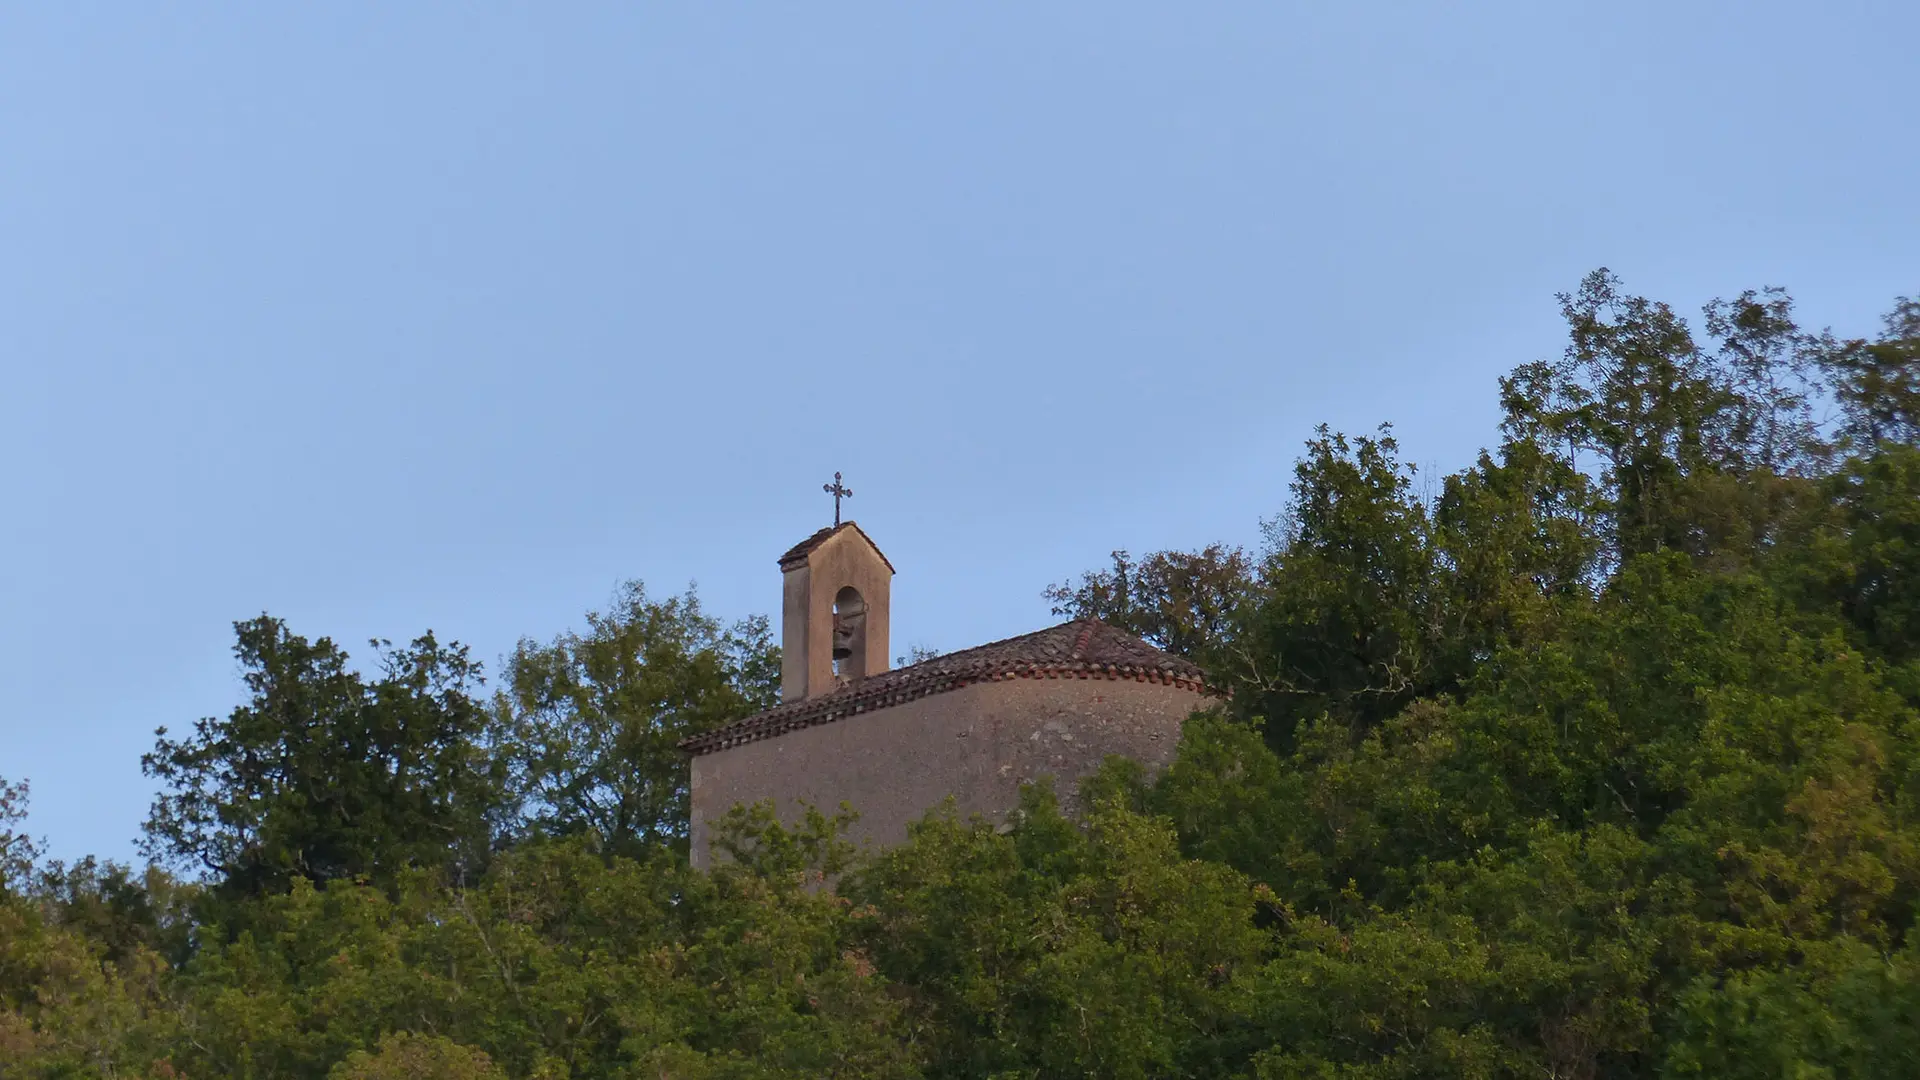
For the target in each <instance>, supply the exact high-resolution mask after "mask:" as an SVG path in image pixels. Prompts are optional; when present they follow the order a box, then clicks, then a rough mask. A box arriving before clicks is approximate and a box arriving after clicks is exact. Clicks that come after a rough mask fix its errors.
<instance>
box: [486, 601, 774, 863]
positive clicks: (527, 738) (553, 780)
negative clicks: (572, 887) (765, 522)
mask: <svg viewBox="0 0 1920 1080" xmlns="http://www.w3.org/2000/svg"><path fill="white" fill-rule="evenodd" d="M779 694H780V652H779V649H778V647H777V646H775V645H774V644H773V641H772V635H771V634H770V632H769V630H768V626H767V620H766V618H765V617H764V616H758V617H754V618H749V619H744V620H741V621H740V622H737V623H734V624H733V625H731V626H724V627H723V626H722V625H721V624H720V622H719V621H718V620H716V619H714V618H712V617H711V616H709V615H707V614H706V612H705V611H704V610H703V609H702V608H701V606H700V600H699V597H698V596H696V595H695V593H694V591H693V590H692V589H688V590H687V592H686V593H685V594H684V595H681V596H674V597H669V598H667V599H665V600H653V599H650V598H649V597H648V596H647V593H646V589H645V587H644V586H643V585H642V584H641V583H640V582H637V581H634V582H629V583H627V584H626V585H625V586H623V587H622V589H621V590H620V592H619V594H618V595H617V596H616V597H615V599H614V603H613V605H612V607H611V609H610V610H608V611H605V612H594V613H590V614H589V615H588V616H587V629H586V632H584V633H567V634H562V635H560V636H559V637H557V638H555V639H554V640H553V641H552V642H551V643H549V644H545V645H541V644H538V643H535V642H533V641H522V642H521V643H520V646H519V648H518V649H516V650H515V652H514V654H513V657H512V659H511V660H510V661H509V662H508V678H507V686H506V689H505V690H504V691H503V692H502V693H501V694H500V695H499V696H498V698H497V699H496V706H495V707H496V709H497V711H498V712H499V714H500V715H501V716H502V717H503V718H504V719H505V721H506V723H507V725H508V726H510V728H511V730H512V732H513V737H512V740H511V743H510V757H511V759H512V762H513V768H514V771H515V774H516V775H517V776H518V777H519V779H520V783H521V784H522V785H523V790H524V792H525V795H526V797H527V799H528V804H529V805H528V820H527V824H528V827H529V828H531V829H532V830H533V831H535V832H537V833H539V834H542V835H552V836H573V835H585V836H589V837H592V838H593V839H594V840H595V842H596V843H597V844H598V846H599V848H600V850H602V851H605V852H618V853H624V854H639V853H640V852H642V851H643V850H644V849H646V848H648V847H651V846H654V845H659V844H668V845H672V846H675V847H677V848H680V849H684V848H685V845H686V843H687V819H688V813H689V810H688V792H687V784H688V766H687V758H686V755H685V754H684V753H682V752H681V750H680V749H679V743H680V741H681V740H682V739H685V738H688V737H690V736H693V735H698V734H700V733H701V732H704V731H710V730H712V729H713V728H716V727H718V726H720V725H722V724H724V723H727V722H728V721H730V720H736V719H739V718H740V717H743V716H748V715H751V714H752V713H755V712H758V711H760V710H762V709H767V708H771V707H772V706H774V705H776V704H778V703H779Z"/></svg>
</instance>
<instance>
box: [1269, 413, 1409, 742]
mask: <svg viewBox="0 0 1920 1080" xmlns="http://www.w3.org/2000/svg"><path fill="white" fill-rule="evenodd" d="M1398 451H1399V444H1398V443H1396V442H1395V441H1394V438H1393V434H1392V431H1391V429H1390V428H1385V427H1383V428H1382V429H1381V431H1380V433H1379V434H1378V435H1377V436H1361V437H1359V438H1356V439H1351V440H1350V439H1348V437H1347V436H1345V435H1342V434H1339V433H1336V432H1331V431H1329V430H1328V429H1327V428H1326V427H1325V426H1324V425H1322V426H1321V427H1320V429H1319V431H1318V433H1317V435H1316V436H1315V438H1313V439H1312V440H1310V441H1309V442H1308V443H1307V454H1306V457H1305V458H1304V459H1302V460H1301V461H1300V463H1299V464H1298V465H1297V466H1296V467H1295V469H1294V480H1293V485H1292V499H1291V501H1290V503H1289V507H1288V510H1287V513H1286V515H1285V516H1284V517H1282V518H1281V519H1280V520H1279V521H1277V522H1275V523H1274V524H1273V525H1271V526H1270V527H1269V533H1270V537H1271V545H1270V549H1269V552H1268V555H1267V559H1266V563H1265V565H1264V567H1263V568H1262V573H1261V587H1260V593H1259V597H1258V599H1257V600H1256V602H1255V603H1254V604H1253V606H1252V608H1251V610H1250V612H1249V614H1248V616H1247V622H1248V625H1247V628H1246V630H1245V632H1244V633H1243V634H1242V635H1241V636H1240V639H1239V648H1238V649H1237V650H1236V654H1237V658H1238V659H1239V660H1240V662H1241V668H1240V670H1239V671H1238V672H1236V675H1237V678H1236V679H1235V681H1234V683H1233V686H1234V691H1235V707H1236V709H1237V710H1239V711H1240V712H1241V714H1242V715H1252V716H1259V717H1262V718H1264V721H1265V730H1266V733H1267V735H1268V737H1269V738H1271V739H1273V740H1275V744H1276V745H1278V746H1281V747H1290V746H1291V745H1293V741H1294V739H1295V738H1296V736H1297V733H1298V730H1299V728H1300V726H1301V725H1302V724H1304V723H1307V722H1310V721H1312V720H1315V719H1317V718H1318V717H1320V716H1323V715H1331V716H1334V717H1336V718H1337V719H1338V720H1339V721H1340V722H1341V723H1343V724H1345V725H1346V726H1347V728H1348V729H1349V730H1350V731H1351V732H1352V734H1353V735H1354V737H1356V738H1358V737H1359V736H1360V735H1361V734H1362V733H1364V732H1365V731H1367V730H1368V729H1370V728H1372V727H1373V726H1374V725H1376V724H1378V723H1379V722H1380V721H1382V720H1383V719H1385V718H1386V717H1388V716H1391V715H1393V714H1394V713H1395V712H1397V711H1399V709H1400V708H1402V707H1403V706H1405V705H1406V704H1407V703H1408V702H1409V701H1412V700H1413V699H1414V698H1416V697H1418V696H1419V695H1421V694H1422V693H1426V692H1431V691H1432V689H1433V688H1434V686H1435V681H1436V679H1437V678H1443V676H1442V675H1441V674H1440V673H1439V672H1437V671H1436V669H1435V668H1434V659H1435V657H1434V654H1433V650H1432V649H1431V647H1430V646H1431V639H1432V636H1433V630H1434V629H1435V627H1434V624H1433V619H1434V616H1435V608H1434V606H1433V600H1434V596H1433V585H1434V572H1435V565H1434V558H1433V551H1432V547H1431V539H1430V531H1431V522H1430V520H1429V518H1428V513H1427V508H1426V506H1425V504H1424V503H1423V502H1422V501H1421V500H1420V499H1419V498H1418V497H1417V496H1416V495H1415V494H1414V492H1413V475H1414V471H1413V467H1412V466H1410V465H1408V464H1406V463H1404V462H1402V461H1401V460H1400V459H1399V457H1398Z"/></svg>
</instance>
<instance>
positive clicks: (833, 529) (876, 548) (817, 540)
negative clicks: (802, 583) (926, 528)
mask: <svg viewBox="0 0 1920 1080" xmlns="http://www.w3.org/2000/svg"><path fill="white" fill-rule="evenodd" d="M841 529H852V530H853V531H854V532H857V533H859V534H860V539H862V540H865V541H866V542H867V546H868V547H871V548H872V549H873V553H874V554H876V555H878V556H880V561H881V562H883V563H886V564H887V569H889V570H892V569H893V563H892V562H891V561H890V560H889V559H888V558H887V553H886V552H884V551H881V550H880V545H879V544H876V543H874V542H873V537H871V536H868V535H867V531H866V530H865V529H862V528H861V527H860V526H858V525H855V524H854V523H853V522H851V521H843V522H841V523H840V524H838V525H829V526H827V527H826V528H824V529H821V530H820V531H819V532H817V533H814V534H813V535H812V536H809V537H807V538H806V539H805V540H802V541H800V542H799V543H797V544H795V545H793V546H792V547H790V548H788V549H787V553H786V554H785V555H782V556H780V566H781V568H782V569H785V568H786V566H787V564H789V563H796V562H799V561H800V560H801V559H804V558H806V557H807V556H808V555H809V554H811V553H812V552H813V549H814V548H817V547H819V546H820V545H821V544H824V543H826V542H827V538H828V537H830V536H832V535H833V534H835V533H837V532H839V531H840V530H841Z"/></svg>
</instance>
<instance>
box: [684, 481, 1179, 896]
mask: <svg viewBox="0 0 1920 1080" xmlns="http://www.w3.org/2000/svg"><path fill="white" fill-rule="evenodd" d="M836 482H837V481H836ZM780 571H781V575H782V578H783V582H784V590H783V591H784V602H783V604H782V609H781V647H782V658H781V672H780V697H781V703H780V704H779V705H777V706H775V707H774V708H772V709H769V710H767V711H766V712H762V713H759V714H758V715H755V716H749V717H747V718H745V719H743V720H738V721H735V722H734V723H731V724H728V725H726V726H725V727H721V728H718V729H716V730H714V731H710V732H707V733H706V734H704V735H699V736H696V737H694V738H691V739H688V740H686V741H685V742H682V743H681V744H680V746H681V749H683V750H685V751H686V752H687V753H689V754H691V755H692V758H693V760H692V773H693V776H692V803H693V805H692V821H691V828H692V835H691V837H690V839H691V841H692V855H693V860H694V864H695V865H696V866H705V865H707V864H708V862H709V859H710V857H711V853H710V851H709V845H710V844H711V840H712V828H713V825H714V823H715V822H717V821H719V820H720V819H721V818H722V817H724V816H725V815H726V813H727V811H728V810H730V809H732V808H733V807H734V806H735V805H737V804H740V803H753V802H758V801H760V800H763V799H772V800H774V803H775V805H776V806H777V807H778V808H779V809H780V812H781V814H782V816H783V817H784V816H787V815H789V814H792V813H795V812H797V811H798V810H799V808H800V807H801V806H802V805H803V804H811V805H813V806H816V807H818V808H819V809H820V810H821V811H823V812H826V813H832V812H833V811H835V810H837V809H838V808H839V806H840V804H841V803H843V802H844V803H846V804H847V805H849V806H851V807H852V808H853V809H854V810H855V811H857V812H858V814H859V815H860V816H859V820H858V822H857V823H856V824H855V826H854V829H853V833H852V836H851V839H853V840H854V841H855V842H871V843H875V844H883V845H884V844H891V843H897V842H899V841H901V840H904V839H905V838H906V834H907V825H908V823H909V822H911V821H915V820H917V819H919V818H920V817H921V816H922V815H923V814H925V813H926V811H928V810H929V809H931V808H933V807H935V806H937V805H939V804H940V803H941V801H943V800H944V799H946V798H947V797H948V796H952V797H953V798H954V800H955V802H956V803H957V805H958V808H959V810H960V813H961V814H962V815H963V816H964V815H967V814H972V813H980V814H983V815H986V816H988V817H992V818H997V817H1000V816H1002V815H1004V814H1006V813H1007V812H1008V811H1009V810H1011V809H1012V808H1013V807H1014V805H1015V803H1016V801H1017V799H1018V794H1019V790H1020V786H1021V785H1022V784H1023V783H1027V782H1030V781H1034V780H1038V779H1039V778H1041V777H1043V776H1052V777H1053V778H1054V780H1055V784H1056V789H1057V790H1058V792H1059V794H1060V796H1061V799H1062V802H1063V803H1065V804H1067V805H1072V801H1073V796H1074V793H1075V791H1076V789H1077V787H1078V785H1079V782H1080V780H1081V779H1083V778H1084V777H1086V776H1087V775H1088V774H1089V773H1091V772H1093V771H1094V770H1095V769H1097V768H1098V767H1099V766H1100V763H1101V762H1102V761H1104V760H1105V759H1106V757H1107V755H1109V754H1119V755H1121V756H1123V757H1129V758H1132V759H1134V760H1136V761H1139V762H1141V763H1142V764H1143V765H1145V766H1146V767H1147V768H1148V769H1149V770H1157V769H1159V768H1161V767H1163V766H1164V765H1166V764H1167V763H1168V762H1169V761H1170V760H1171V759H1172V757H1173V754H1174V750H1175V748H1176V746H1177V745H1178V743H1179V741H1180V726H1181V723H1182V722H1183V721H1185V720H1186V718H1187V717H1188V716H1189V715H1190V714H1191V713H1193V712H1194V710H1196V709H1200V708H1204V707H1205V706H1206V705H1207V703H1208V702H1207V694H1208V690H1207V688H1206V685H1205V682H1204V680H1203V678H1202V676H1201V672H1200V670H1199V668H1197V667H1195V666H1194V665H1193V664H1190V663H1188V662H1187V661H1185V660H1181V659H1179V658H1178V657H1174V656H1171V655H1169V654H1167V653H1164V652H1162V651H1160V650H1159V649H1156V648H1154V647H1153V646H1151V645H1149V644H1147V643H1146V642H1144V641H1142V640H1140V639H1139V638H1137V637H1134V636H1133V635H1131V634H1128V633H1125V632H1123V631H1120V630H1117V629H1115V628H1113V627H1111V626H1108V625H1106V624H1104V623H1101V622H1098V621H1094V620H1079V621H1075V622H1067V623H1061V624H1060V625H1058V626H1052V627H1048V628H1047V629H1044V630H1037V631H1035V632H1033V633H1031V634H1023V635H1021V636H1020V637H1014V638H1008V639H1006V640H1005V641H996V642H993V643H991V644H987V645H981V646H978V647H976V648H972V649H966V650H964V651H961V652H955V653H948V654H946V655H943V656H939V657H935V658H934V659H931V660H926V661H923V662H921V663H917V664H913V665H911V666H908V667H901V668H893V669H891V670H890V669H889V667H888V663H887V654H888V635H887V629H888V626H887V619H888V593H889V590H890V588H891V585H892V581H893V572H894V571H893V564H892V563H890V562H888V561H887V557H886V556H885V555H883V554H881V552H880V549H879V547H878V546H876V545H875V544H874V542H873V540H872V539H871V538H869V537H868V536H867V534H866V533H865V532H863V531H862V530H861V528H860V527H859V526H858V525H856V524H854V523H853V522H851V521H848V522H845V523H842V524H837V525H833V526H830V527H828V528H825V529H821V530H820V531H819V532H817V533H814V534H813V535H812V536H810V537H808V538H807V539H805V540H803V541H801V542H800V543H799V544H797V545H795V546H794V547H793V548H792V549H791V550H789V551H788V552H787V553H786V554H785V555H782V556H780Z"/></svg>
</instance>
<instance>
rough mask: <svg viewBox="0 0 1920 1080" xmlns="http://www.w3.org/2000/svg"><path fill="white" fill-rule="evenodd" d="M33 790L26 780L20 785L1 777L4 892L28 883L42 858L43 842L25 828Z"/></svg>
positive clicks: (0, 869)
mask: <svg viewBox="0 0 1920 1080" xmlns="http://www.w3.org/2000/svg"><path fill="white" fill-rule="evenodd" d="M29 793H30V788H29V786H28V784H27V782H26V781H25V780H22V781H20V782H19V783H17V784H16V783H10V782H8V780H7V778H6V777H4V776H0V894H4V893H6V892H9V891H12V890H17V889H19V888H20V887H21V886H22V885H24V884H25V883H26V881H27V878H28V877H29V875H31V874H32V873H33V864H34V862H35V860H37V859H39V857H40V847H39V845H38V844H36V843H35V842H34V839H33V837H31V836H29V835H27V833H26V832H24V831H22V830H23V828H24V826H25V824H26V820H27V796H28V795H29Z"/></svg>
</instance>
